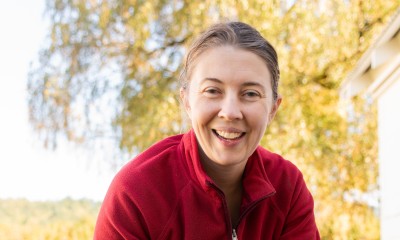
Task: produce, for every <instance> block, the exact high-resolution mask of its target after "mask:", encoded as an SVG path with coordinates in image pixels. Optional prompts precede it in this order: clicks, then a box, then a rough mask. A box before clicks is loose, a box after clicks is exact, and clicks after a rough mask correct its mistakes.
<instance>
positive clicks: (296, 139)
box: [28, 0, 400, 239]
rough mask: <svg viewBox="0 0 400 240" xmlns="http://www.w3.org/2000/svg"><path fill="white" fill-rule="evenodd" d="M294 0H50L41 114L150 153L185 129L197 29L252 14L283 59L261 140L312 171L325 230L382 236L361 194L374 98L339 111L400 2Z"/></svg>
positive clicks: (39, 87) (31, 84)
mask: <svg viewBox="0 0 400 240" xmlns="http://www.w3.org/2000/svg"><path fill="white" fill-rule="evenodd" d="M288 2H290V1H279V0H270V1H265V0H263V1H258V0H252V1H236V0H228V1H221V0H207V1H185V0H179V1H171V0H163V1H159V0H157V1H155V0H147V1H137V0H124V1H115V0H100V1H67V0H53V1H48V6H47V15H48V16H49V17H50V18H51V33H50V34H49V37H48V44H47V46H46V47H45V48H43V51H42V53H41V55H40V59H39V61H38V63H37V64H38V66H36V67H35V68H33V69H32V72H31V75H30V77H29V81H28V89H29V92H30V94H29V106H30V120H31V123H32V124H33V126H34V127H35V129H37V130H38V131H39V132H40V133H42V134H43V136H44V140H45V141H49V142H55V141H56V139H57V136H58V135H61V136H66V137H67V138H68V139H69V140H72V141H77V142H86V141H90V140H91V139H93V138H98V137H104V136H109V135H110V134H111V135H112V136H111V137H113V138H114V139H115V140H116V141H118V143H119V146H120V148H121V150H123V151H128V152H132V153H133V152H138V151H141V150H143V149H145V148H146V147H148V146H149V145H151V144H152V143H154V142H155V141H157V140H160V139H162V138H163V137H166V136H168V135H172V134H176V133H179V132H181V131H182V129H184V128H185V122H184V121H183V120H182V113H181V110H180V107H179V101H178V89H179V84H178V82H177V79H178V76H179V72H180V65H179V64H180V63H181V61H182V58H183V55H184V49H185V48H186V47H187V46H188V44H189V43H190V42H191V41H192V40H193V37H195V36H197V35H198V34H199V33H200V32H201V31H202V30H203V29H204V28H205V27H207V26H209V25H210V24H212V23H215V22H217V21H221V20H224V19H238V20H242V21H244V22H248V23H250V24H251V25H253V26H254V27H255V28H257V29H259V30H260V32H261V33H262V34H263V35H264V36H265V37H266V38H267V39H268V40H270V41H271V42H272V44H273V45H274V46H275V47H276V49H277V51H278V55H279V58H280V59H279V61H280V68H281V83H280V93H281V95H282V96H283V103H282V105H281V108H280V110H279V112H278V115H277V117H276V119H275V121H274V123H273V124H272V125H271V126H270V128H269V129H268V133H267V134H266V135H265V137H264V138H263V140H262V143H261V144H262V145H263V146H265V147H267V148H269V149H271V150H272V151H275V152H278V153H280V154H282V155H283V156H285V157H286V158H288V159H290V160H292V161H293V162H295V163H296V165H297V166H299V167H300V169H301V170H302V172H303V173H304V176H305V178H306V180H307V182H308V183H309V187H310V189H311V191H312V192H313V194H314V198H315V201H316V213H317V222H318V224H319V227H320V231H321V235H322V238H323V239H362V238H364V239H377V238H379V224H378V221H377V214H376V213H375V212H374V211H373V210H372V209H371V206H370V204H369V203H368V202H366V201H365V200H363V198H362V196H365V195H368V194H370V193H371V192H374V191H376V190H377V174H378V173H377V172H378V171H377V169H378V166H377V143H376V110H375V106H374V105H373V104H372V105H371V104H370V103H368V101H367V102H365V101H364V100H363V99H354V100H353V102H352V103H351V104H348V105H347V107H351V106H353V108H351V109H347V111H348V112H347V115H343V114H340V110H341V109H340V107H339V105H340V103H339V98H338V91H339V89H338V88H339V86H340V83H341V82H342V81H343V79H344V78H345V76H346V75H347V74H348V73H349V71H350V70H351V69H352V68H353V67H354V65H355V63H356V62H357V61H358V59H359V58H360V56H361V55H362V53H363V52H365V50H366V49H367V48H368V47H369V46H370V44H371V42H372V40H373V37H374V36H377V34H379V32H380V31H381V29H382V27H383V26H384V24H385V23H386V22H387V21H388V20H389V19H390V16H391V15H392V14H393V13H394V12H395V11H396V10H397V9H398V8H399V7H400V3H399V2H398V1H395V0H390V1H388V0H350V1H344V0H325V1H319V0H297V1H295V3H294V5H293V6H287V5H288ZM365 104H368V108H364V107H363V106H364V105H365ZM371 109H372V110H371ZM346 116H350V118H348V117H346ZM351 116H353V117H351ZM366 133H367V134H366Z"/></svg>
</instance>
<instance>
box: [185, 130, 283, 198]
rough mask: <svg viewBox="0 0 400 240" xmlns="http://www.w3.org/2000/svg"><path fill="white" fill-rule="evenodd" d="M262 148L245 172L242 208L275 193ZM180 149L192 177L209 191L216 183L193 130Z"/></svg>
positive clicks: (253, 157) (249, 161)
mask: <svg viewBox="0 0 400 240" xmlns="http://www.w3.org/2000/svg"><path fill="white" fill-rule="evenodd" d="M260 148H261V147H257V149H256V151H254V153H253V154H252V155H251V156H250V157H249V159H248V161H247V164H246V167H245V170H244V172H243V180H242V181H243V190H244V192H243V199H242V206H245V205H247V204H250V203H251V202H253V201H257V200H258V199H260V198H265V197H267V196H270V195H273V194H274V193H275V189H274V187H273V186H272V184H271V182H270V181H269V179H268V176H267V174H266V172H265V168H264V164H263V161H262V159H261V156H260V153H259V151H260V150H261V149H260ZM180 149H181V152H182V153H183V157H184V161H185V162H186V164H187V166H188V168H189V174H190V177H191V178H192V179H194V180H195V181H196V182H198V183H199V184H200V186H201V187H202V188H203V189H204V190H205V191H206V192H207V191H209V190H210V184H209V183H212V184H213V183H214V182H213V180H212V179H211V178H210V177H209V176H208V175H207V173H206V172H205V170H204V168H203V166H202V164H201V161H200V154H199V148H198V143H197V139H196V135H195V133H194V131H193V129H191V130H190V131H189V132H187V133H186V134H184V135H183V138H182V142H181V146H180ZM214 185H215V184H214Z"/></svg>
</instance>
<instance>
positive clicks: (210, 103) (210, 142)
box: [181, 46, 281, 166]
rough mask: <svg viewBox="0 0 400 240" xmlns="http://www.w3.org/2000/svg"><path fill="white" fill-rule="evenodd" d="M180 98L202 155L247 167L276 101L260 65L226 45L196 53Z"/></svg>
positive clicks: (253, 57) (256, 58)
mask: <svg viewBox="0 0 400 240" xmlns="http://www.w3.org/2000/svg"><path fill="white" fill-rule="evenodd" d="M181 97H182V100H183V103H184V106H185V109H186V111H187V114H188V115H189V118H190V120H191V122H192V127H193V129H194V132H195V133H196V137H197V140H198V142H199V145H200V147H201V150H202V154H203V155H204V154H205V155H206V158H207V160H211V161H212V162H214V163H216V164H218V165H222V166H230V165H237V164H245V163H246V162H247V159H248V158H249V156H250V155H251V154H252V153H253V152H254V151H255V149H256V147H257V146H258V144H259V142H260V140H261V138H262V136H263V135H264V132H265V129H266V127H267V125H268V124H269V123H270V121H271V120H272V119H273V117H274V115H275V113H276V110H277V109H278V107H279V104H280V101H281V99H278V101H276V102H275V101H274V100H273V95H272V88H271V74H270V72H269V70H268V68H267V66H266V63H265V62H264V61H263V60H262V59H261V58H260V57H259V56H257V55H256V54H254V53H252V52H250V51H246V50H243V49H239V48H235V47H232V46H220V47H214V48H210V49H208V50H206V51H205V52H203V53H202V54H200V56H199V57H198V58H197V60H196V64H195V66H194V69H193V70H192V73H191V75H190V80H189V85H188V88H187V89H186V90H183V89H182V90H181ZM203 158H204V156H203ZM203 160H204V159H203Z"/></svg>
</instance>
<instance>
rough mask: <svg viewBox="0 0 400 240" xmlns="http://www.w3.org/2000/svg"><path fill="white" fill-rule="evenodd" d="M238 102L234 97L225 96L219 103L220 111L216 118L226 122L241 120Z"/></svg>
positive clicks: (241, 115)
mask: <svg viewBox="0 0 400 240" xmlns="http://www.w3.org/2000/svg"><path fill="white" fill-rule="evenodd" d="M241 107H242V106H241V105H240V101H239V99H238V98H237V97H235V96H226V97H225V98H224V99H223V101H221V107H220V111H219V113H218V117H220V118H224V119H226V120H228V121H233V120H239V119H242V118H243V114H242V110H241Z"/></svg>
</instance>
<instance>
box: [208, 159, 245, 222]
mask: <svg viewBox="0 0 400 240" xmlns="http://www.w3.org/2000/svg"><path fill="white" fill-rule="evenodd" d="M200 159H201V162H202V164H203V167H204V169H205V171H206V173H207V174H208V176H210V177H211V179H212V180H213V181H214V182H215V184H216V185H217V186H218V187H219V188H220V189H221V190H222V191H223V192H224V195H225V199H226V203H227V207H228V210H229V215H230V218H231V222H232V225H236V223H237V222H238V220H239V216H240V205H241V201H242V191H243V187H242V176H243V172H244V168H245V167H246V161H243V162H242V163H240V164H236V165H230V166H223V165H219V164H216V163H215V162H214V161H212V160H211V159H209V158H208V157H207V156H206V155H205V154H204V153H203V152H201V154H200Z"/></svg>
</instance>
